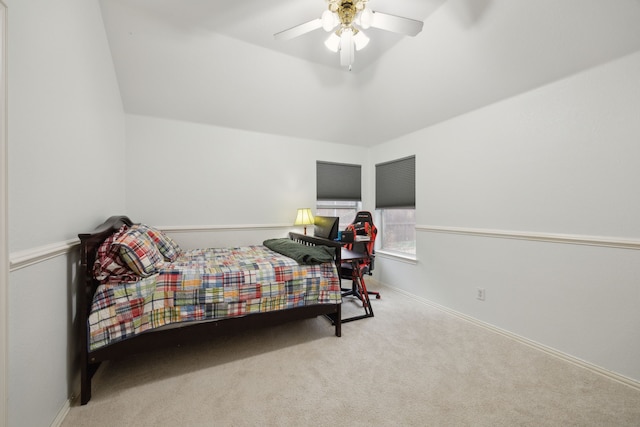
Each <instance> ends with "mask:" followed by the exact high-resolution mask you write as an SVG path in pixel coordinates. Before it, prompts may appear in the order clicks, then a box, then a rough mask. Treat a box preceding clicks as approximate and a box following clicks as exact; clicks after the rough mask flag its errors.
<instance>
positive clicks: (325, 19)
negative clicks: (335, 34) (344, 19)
mask: <svg viewBox="0 0 640 427" xmlns="http://www.w3.org/2000/svg"><path fill="white" fill-rule="evenodd" d="M320 19H321V20H322V28H323V29H324V30H325V31H326V32H327V33H328V32H329V31H331V30H333V29H334V28H335V27H336V25H338V22H339V19H338V17H337V16H336V14H335V13H333V12H331V11H330V10H328V9H327V10H325V11H324V12H323V13H322V18H320Z"/></svg>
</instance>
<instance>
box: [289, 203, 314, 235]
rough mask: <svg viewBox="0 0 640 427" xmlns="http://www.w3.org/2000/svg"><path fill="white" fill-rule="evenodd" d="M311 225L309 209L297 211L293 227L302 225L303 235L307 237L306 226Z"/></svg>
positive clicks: (311, 216)
mask: <svg viewBox="0 0 640 427" xmlns="http://www.w3.org/2000/svg"><path fill="white" fill-rule="evenodd" d="M312 224H313V215H312V214H311V209H310V208H300V209H298V214H297V215H296V222H294V223H293V225H304V235H305V236H306V235H307V225H312Z"/></svg>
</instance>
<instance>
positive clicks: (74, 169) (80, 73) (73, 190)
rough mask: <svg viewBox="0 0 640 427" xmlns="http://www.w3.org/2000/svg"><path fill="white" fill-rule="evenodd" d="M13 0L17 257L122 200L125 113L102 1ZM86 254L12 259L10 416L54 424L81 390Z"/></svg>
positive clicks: (12, 241)
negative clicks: (80, 282)
mask: <svg viewBox="0 0 640 427" xmlns="http://www.w3.org/2000/svg"><path fill="white" fill-rule="evenodd" d="M6 3H7V5H8V8H9V35H8V40H9V46H8V50H9V58H8V67H9V71H8V74H9V88H8V92H9V104H8V144H9V250H10V254H9V255H10V259H11V261H12V266H13V265H14V262H13V261H14V260H15V259H16V257H17V256H18V255H19V256H20V258H22V257H27V258H28V257H29V255H30V254H33V253H38V251H39V250H40V248H41V247H42V246H49V245H53V246H56V245H60V244H61V242H65V241H67V240H69V239H73V238H76V237H77V234H78V233H79V232H84V231H89V230H91V229H92V228H93V227H95V226H96V225H98V224H99V223H100V222H102V221H103V220H104V219H105V215H108V214H110V213H118V212H122V211H124V206H125V198H124V188H125V168H124V160H123V155H124V148H125V123H124V113H123V111H122V103H121V101H120V97H119V90H118V85H117V82H116V78H115V72H114V69H113V63H112V61H111V55H110V51H109V47H108V44H107V40H106V35H105V33H104V27H103V25H102V18H101V14H100V8H99V6H98V2H97V1H86V0H67V1H63V2H51V1H46V0H19V1H16V0H7V1H6ZM83 162H91V163H83ZM105 180H107V181H108V182H109V185H108V186H104V185H98V183H99V182H104V181H105ZM76 264H77V255H76V254H75V253H71V254H68V255H63V256H58V257H55V258H53V259H50V260H48V261H45V262H40V263H37V264H35V265H33V266H24V268H22V267H21V268H18V269H16V268H15V267H12V271H11V273H10V276H9V304H8V306H9V319H8V322H9V326H8V329H9V378H8V383H9V384H8V386H9V405H8V407H9V414H8V420H9V425H10V426H26V425H28V426H47V425H50V424H51V423H52V422H53V421H54V419H55V417H56V416H57V415H58V414H59V412H60V411H61V410H62V409H63V408H64V407H65V405H66V404H67V399H68V397H69V395H70V394H71V392H72V391H74V389H75V384H74V378H73V376H74V373H75V368H74V367H73V363H74V362H75V360H74V358H75V357H76V352H77V349H76V344H75V343H76V341H77V340H76V337H75V335H74V334H73V332H72V331H73V330H74V329H73V328H72V325H73V319H74V312H75V307H74V305H73V301H74V292H75V291H74V290H75V287H76V272H75V265H76ZM34 408H35V410H34Z"/></svg>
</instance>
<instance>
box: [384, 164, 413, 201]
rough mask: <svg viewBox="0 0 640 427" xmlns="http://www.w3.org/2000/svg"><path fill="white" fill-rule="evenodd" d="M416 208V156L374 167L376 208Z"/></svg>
mask: <svg viewBox="0 0 640 427" xmlns="http://www.w3.org/2000/svg"><path fill="white" fill-rule="evenodd" d="M415 207H416V156H411V157H405V158H403V159H398V160H393V161H390V162H386V163H380V164H377V165H376V208H377V209H384V208H415Z"/></svg>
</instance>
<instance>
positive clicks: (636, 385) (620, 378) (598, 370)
mask: <svg viewBox="0 0 640 427" xmlns="http://www.w3.org/2000/svg"><path fill="white" fill-rule="evenodd" d="M367 280H371V281H372V282H375V283H377V284H380V285H382V286H384V287H386V288H389V289H391V290H392V291H394V292H398V293H399V294H402V295H405V296H407V297H409V298H411V299H413V300H415V301H418V302H420V303H422V304H425V305H428V306H430V307H433V308H435V309H437V310H440V311H442V312H445V313H447V314H450V315H452V316H455V317H457V318H459V319H462V320H465V321H467V322H470V323H472V324H474V325H476V326H479V327H481V328H484V329H487V330H489V331H491V332H494V333H497V334H500V335H502V336H505V337H507V338H510V339H512V340H515V341H517V342H519V343H521V344H524V345H527V346H529V347H532V348H534V349H536V350H539V351H542V352H544V353H547V354H549V355H551V356H554V357H557V358H558V359H561V360H564V361H565V362H569V363H571V364H573V365H576V366H578V367H581V368H584V369H586V370H588V371H590V372H593V373H595V374H598V375H602V376H604V377H606V378H608V379H610V380H613V381H616V382H619V383H622V384H624V385H626V386H628V387H631V388H633V389H635V390H638V391H640V382H638V381H636V380H634V379H632V378H629V377H625V376H624V375H620V374H618V373H615V372H613V371H610V370H608V369H604V368H602V367H600V366H597V365H594V364H592V363H589V362H586V361H584V360H582V359H579V358H577V357H574V356H571V355H570V354H567V353H564V352H561V351H559V350H556V349H554V348H551V347H548V346H546V345H543V344H540V343H538V342H536V341H533V340H530V339H528V338H525V337H522V336H520V335H517V334H514V333H512V332H509V331H507V330H504V329H501V328H498V327H496V326H493V325H491V324H489V323H486V322H483V321H481V320H478V319H476V318H474V317H471V316H468V315H466V314H463V313H460V312H458V311H456V310H453V309H450V308H448V307H445V306H443V305H440V304H438V303H435V302H433V301H431V300H428V299H426V298H422V297H420V296H417V295H414V294H412V293H410V292H407V291H405V290H403V289H400V288H396V287H394V286H390V285H387V284H385V283H381V282H379V281H377V280H375V279H367Z"/></svg>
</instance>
